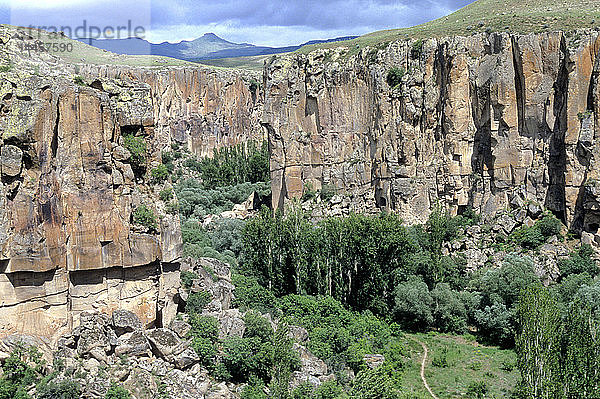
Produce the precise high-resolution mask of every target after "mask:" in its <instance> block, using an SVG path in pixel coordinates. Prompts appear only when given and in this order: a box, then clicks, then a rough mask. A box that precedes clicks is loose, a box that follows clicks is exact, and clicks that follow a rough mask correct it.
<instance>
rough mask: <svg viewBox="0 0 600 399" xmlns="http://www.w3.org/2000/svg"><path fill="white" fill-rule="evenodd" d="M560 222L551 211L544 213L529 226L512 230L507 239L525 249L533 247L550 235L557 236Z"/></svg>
mask: <svg viewBox="0 0 600 399" xmlns="http://www.w3.org/2000/svg"><path fill="white" fill-rule="evenodd" d="M561 229H562V223H561V222H560V220H558V219H557V218H556V216H554V215H553V214H552V213H549V212H548V213H545V214H544V215H543V216H542V218H541V219H539V220H538V221H537V222H535V224H534V225H533V226H531V227H528V226H521V227H519V228H518V229H516V230H515V231H513V232H512V233H511V234H510V236H509V237H508V238H509V241H510V242H512V243H514V244H517V245H519V246H521V247H523V248H526V249H535V248H537V247H539V246H540V245H542V244H543V243H545V242H546V241H547V240H548V238H550V237H552V236H559V235H560V233H561Z"/></svg>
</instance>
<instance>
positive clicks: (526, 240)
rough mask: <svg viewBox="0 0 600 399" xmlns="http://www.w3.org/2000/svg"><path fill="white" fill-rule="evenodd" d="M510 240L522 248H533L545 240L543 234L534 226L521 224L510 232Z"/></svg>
mask: <svg viewBox="0 0 600 399" xmlns="http://www.w3.org/2000/svg"><path fill="white" fill-rule="evenodd" d="M509 239H510V241H511V242H513V243H515V244H517V245H520V246H521V247H523V248H528V249H535V248H537V247H539V246H540V245H542V244H543V243H544V241H545V238H544V236H543V235H542V233H541V232H540V230H539V229H538V228H536V227H535V226H532V227H527V226H521V227H519V228H518V229H516V230H515V231H513V232H512V233H511V234H510V237H509Z"/></svg>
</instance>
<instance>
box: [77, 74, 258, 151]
mask: <svg viewBox="0 0 600 399" xmlns="http://www.w3.org/2000/svg"><path fill="white" fill-rule="evenodd" d="M76 69H77V70H78V71H80V73H81V74H83V75H84V76H86V77H88V78H89V79H90V80H95V79H100V80H112V79H117V80H120V81H128V82H135V83H136V84H144V85H145V87H147V89H148V96H149V97H150V99H151V101H152V104H153V108H152V110H151V112H152V116H153V120H154V122H155V129H156V131H157V135H158V136H159V137H161V142H160V143H159V144H160V145H161V146H167V145H169V144H171V143H177V144H184V145H185V146H186V147H187V148H188V149H189V150H190V151H191V152H192V153H194V154H196V155H197V156H201V157H205V156H209V157H210V156H212V154H213V150H214V149H218V148H222V147H227V146H232V145H235V144H242V143H245V142H247V141H249V140H255V141H257V142H261V141H262V140H266V139H267V137H266V135H265V133H264V130H263V129H262V127H261V126H260V123H259V122H260V118H261V115H262V109H263V107H262V95H261V93H260V85H259V84H258V82H257V80H258V79H259V76H258V74H257V73H255V72H249V71H237V70H228V71H222V70H214V69H210V68H200V67H198V68H156V67H153V68H127V67H115V66H90V65H81V66H77V67H76Z"/></svg>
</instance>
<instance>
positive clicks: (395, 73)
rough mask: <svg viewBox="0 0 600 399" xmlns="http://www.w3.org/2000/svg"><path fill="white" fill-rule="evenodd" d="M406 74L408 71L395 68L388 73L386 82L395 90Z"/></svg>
mask: <svg viewBox="0 0 600 399" xmlns="http://www.w3.org/2000/svg"><path fill="white" fill-rule="evenodd" d="M405 73H406V71H405V70H404V68H398V67H393V68H392V69H390V70H389V71H388V73H387V76H386V78H385V81H386V82H387V84H388V86H390V87H391V88H394V87H396V86H398V85H400V84H401V83H402V78H403V77H404V74H405Z"/></svg>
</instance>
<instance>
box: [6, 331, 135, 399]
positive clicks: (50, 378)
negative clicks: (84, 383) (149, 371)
mask: <svg viewBox="0 0 600 399" xmlns="http://www.w3.org/2000/svg"><path fill="white" fill-rule="evenodd" d="M53 369H54V370H53V371H52V372H50V373H49V372H48V367H47V365H46V364H45V361H44V360H43V359H42V355H41V353H40V352H39V351H38V350H37V348H35V347H33V346H26V345H25V344H22V343H19V344H17V345H16V346H15V347H14V349H13V351H12V353H11V354H10V356H9V357H8V358H7V359H6V360H5V361H4V363H3V364H2V377H0V399H79V398H80V397H81V394H82V392H81V387H80V386H79V384H78V383H77V382H75V381H73V380H71V379H69V378H65V377H64V376H63V375H65V374H69V372H68V370H64V366H63V365H62V364H61V363H60V362H59V361H58V362H55V364H54V367H53ZM34 388H35V389H34ZM32 392H33V393H32ZM30 393H32V394H30ZM130 398H131V395H130V393H129V392H128V391H127V390H126V389H125V388H123V387H121V386H120V385H117V384H112V385H111V386H110V388H109V390H108V392H107V393H106V395H105V396H104V399H130Z"/></svg>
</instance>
